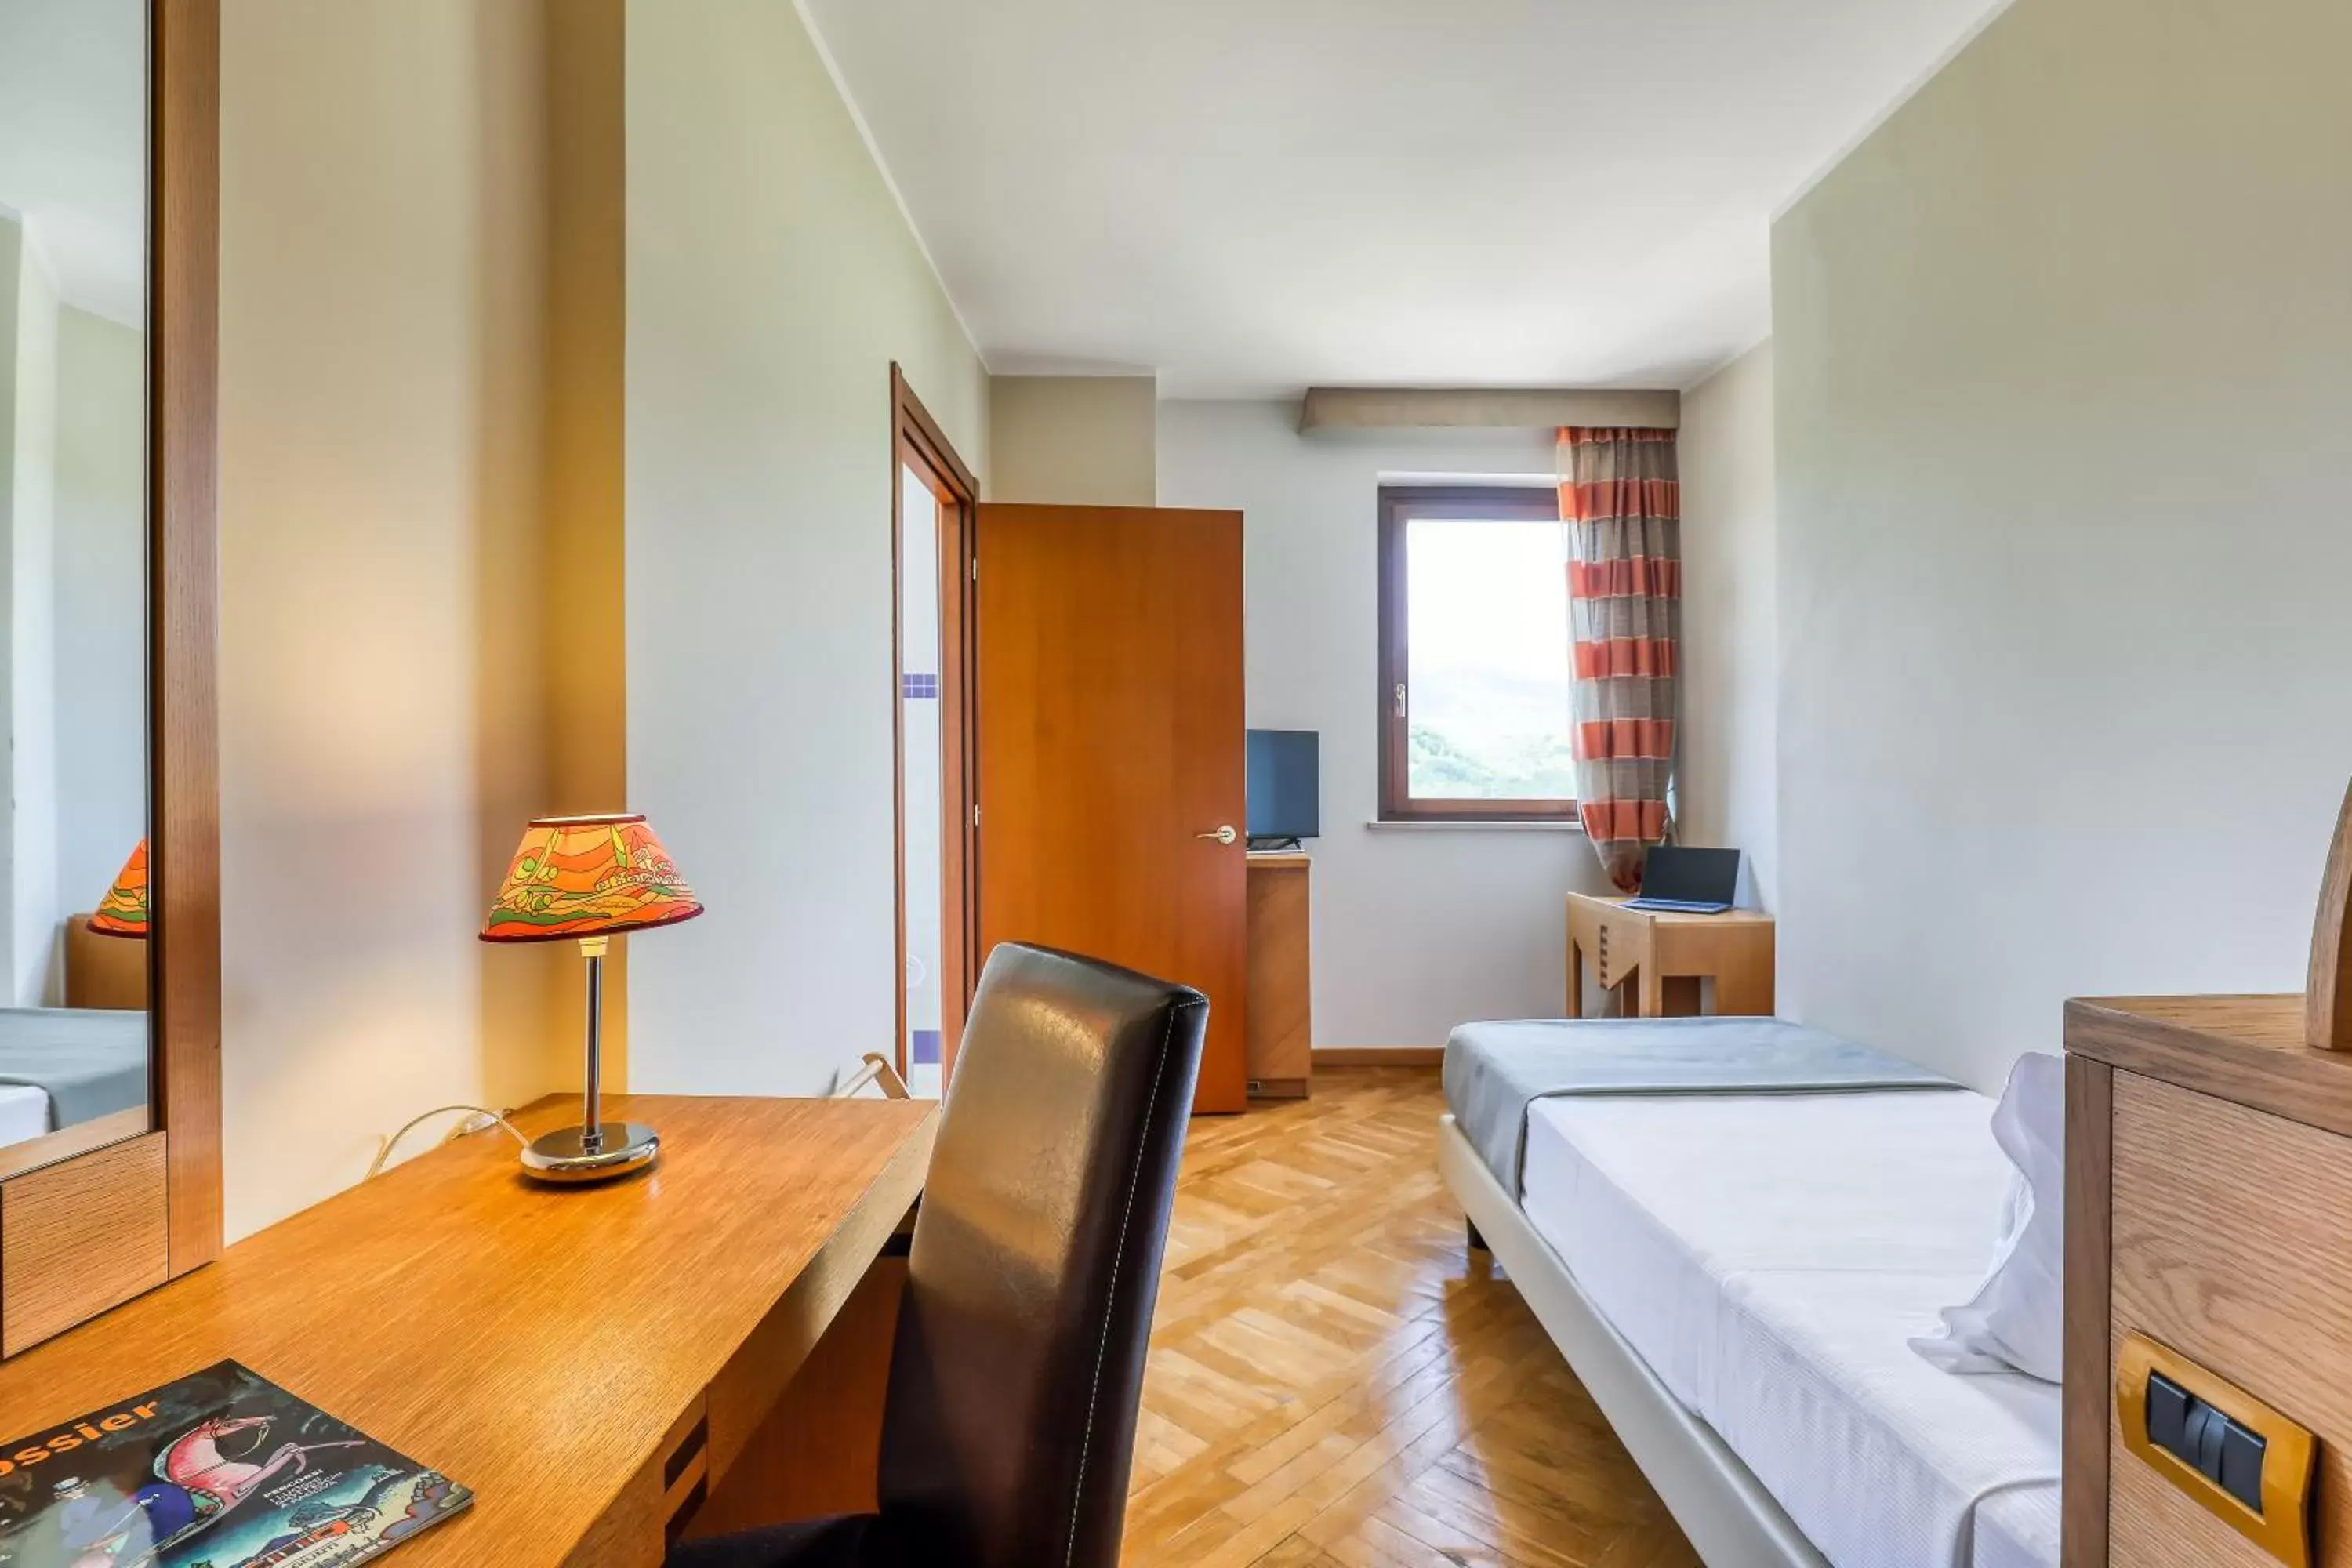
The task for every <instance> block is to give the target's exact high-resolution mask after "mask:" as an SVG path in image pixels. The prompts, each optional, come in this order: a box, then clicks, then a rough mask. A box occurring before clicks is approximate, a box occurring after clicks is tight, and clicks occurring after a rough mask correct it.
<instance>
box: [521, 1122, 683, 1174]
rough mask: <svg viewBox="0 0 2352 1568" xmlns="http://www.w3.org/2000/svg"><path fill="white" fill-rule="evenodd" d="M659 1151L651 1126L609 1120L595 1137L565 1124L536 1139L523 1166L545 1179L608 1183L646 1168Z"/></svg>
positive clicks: (526, 1155)
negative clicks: (563, 1126) (564, 1126)
mask: <svg viewBox="0 0 2352 1568" xmlns="http://www.w3.org/2000/svg"><path fill="white" fill-rule="evenodd" d="M660 1154H661V1135H660V1134H659V1133H657V1132H656V1131H654V1130H653V1129H652V1128H650V1127H646V1126H642V1125H640V1124H639V1123H637V1122H635V1121H606V1122H603V1123H600V1124H599V1125H598V1127H597V1128H596V1131H595V1135H594V1136H593V1137H592V1136H590V1134H589V1131H588V1129H587V1128H585V1127H566V1128H562V1129H561V1130H559V1131H554V1132H550V1133H548V1134H546V1135H545V1136H543V1137H541V1138H539V1139H536V1140H534V1141H533V1142H532V1143H531V1145H530V1147H529V1148H527V1149H525V1150H524V1151H523V1152H522V1168H523V1172H524V1173H525V1174H526V1175H530V1176H532V1177H535V1178H536V1179H538V1180H540V1181H542V1182H562V1183H565V1184H582V1183H587V1182H609V1181H611V1180H613V1179H614V1177H616V1176H625V1175H628V1174H630V1173H632V1172H635V1171H642V1170H644V1169H645V1168H646V1166H648V1165H650V1164H652V1163H654V1161H655V1160H656V1159H657V1158H658V1157H659V1156H660Z"/></svg>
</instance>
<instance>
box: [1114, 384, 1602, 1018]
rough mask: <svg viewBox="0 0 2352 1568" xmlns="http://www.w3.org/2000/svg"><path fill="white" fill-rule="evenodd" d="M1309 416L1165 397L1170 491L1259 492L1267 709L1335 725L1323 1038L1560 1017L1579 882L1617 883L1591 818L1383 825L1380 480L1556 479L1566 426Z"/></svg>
mask: <svg viewBox="0 0 2352 1568" xmlns="http://www.w3.org/2000/svg"><path fill="white" fill-rule="evenodd" d="M1297 419H1298V405H1297V403H1295V402H1199V403H1163V404H1162V405H1160V457H1159V463H1160V504H1161V505H1162V506H1185V507H1238V508H1239V509H1241V510H1242V512H1243V513H1244V540H1245V545H1244V561H1245V569H1246V571H1247V573H1248V591H1247V601H1246V605H1245V624H1244V636H1245V637H1246V638H1247V639H1248V645H1249V650H1248V664H1249V721H1250V723H1251V724H1252V725H1253V726H1255V727H1257V728H1261V729H1285V730H1288V729H1297V730H1314V731H1319V732H1320V733H1321V735H1322V786H1323V792H1322V793H1323V800H1322V817H1323V824H1322V826H1323V837H1320V838H1319V839H1317V840H1315V841H1314V842H1313V843H1311V844H1309V845H1308V846H1307V847H1308V849H1309V850H1310V851H1311V852H1312V853H1313V855H1314V857H1315V910H1314V921H1313V932H1312V936H1313V942H1314V966H1315V986H1314V1000H1315V1040H1316V1043H1317V1044H1318V1045H1324V1046H1355V1047H1380V1046H1433V1045H1439V1044H1442V1043H1443V1042H1444V1039H1445V1037H1446V1034H1447V1033H1448V1031H1450V1030H1451V1029H1452V1028H1453V1027H1454V1025H1456V1024H1459V1023H1462V1022H1464V1021H1465V1020H1469V1019H1474V1018H1510V1017H1531V1016H1536V1017H1549V1016H1557V1015H1558V1014H1559V1009H1560V1006H1561V1003H1562V994H1563V991H1564V988H1565V985H1566V969H1565V960H1564V951H1565V948H1566V943H1567V931H1566V914H1565V895H1566V893H1567V891H1568V889H1570V888H1571V887H1575V888H1580V889H1585V890H1588V891H1592V892H1603V891H1607V890H1608V889H1607V879H1605V878H1604V877H1603V876H1602V875H1601V867H1600V863H1599V861H1598V860H1597V859H1596V858H1594V856H1593V854H1592V850H1591V846H1590V845H1588V844H1587V843H1586V842H1585V840H1584V837H1583V835H1582V834H1580V833H1576V832H1572V831H1559V830H1549V829H1538V830H1526V829H1463V830H1419V829H1396V828H1390V829H1375V828H1370V827H1367V826H1365V824H1366V823H1367V822H1369V821H1370V820H1371V819H1372V818H1373V817H1375V816H1378V815H1379V810H1380V782H1379V780H1380V774H1379V724H1378V722H1377V713H1376V709H1375V696H1376V694H1377V693H1378V691H1379V689H1380V636H1379V606H1380V589H1379V550H1380V519H1379V492H1380V484H1381V479H1382V478H1383V477H1384V476H1387V477H1391V478H1409V477H1410V478H1436V477H1440V476H1455V475H1461V476H1473V477H1481V476H1483V477H1494V476H1501V475H1525V476H1530V477H1543V476H1549V474H1551V473H1552V472H1553V471H1554V456H1553V445H1552V440H1551V437H1550V435H1549V432H1545V431H1537V430H1514V431H1464V430H1455V431H1430V432H1394V431H1391V432H1381V433H1378V434H1352V433H1350V434H1342V433H1328V434H1318V435H1314V436H1307V437H1302V436H1300V435H1298V434H1297ZM1565 591H1566V588H1565V585H1564V584H1563V587H1562V592H1565ZM1562 722H1563V723H1565V722H1566V716H1565V715H1563V716H1562Z"/></svg>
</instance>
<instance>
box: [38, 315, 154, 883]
mask: <svg viewBox="0 0 2352 1568" xmlns="http://www.w3.org/2000/svg"><path fill="white" fill-rule="evenodd" d="M146 432H147V339H146V335H145V334H144V333H143V332H142V331H139V330H138V329H136V328H134V327H126V326H124V325H122V324H121V323H120V322H117V321H108V320H106V319H105V318H103V317H101V316H95V315H92V314H90V313H89V311H87V310H75V309H73V308H72V307H70V306H68V307H67V308H66V309H65V310H60V311H59V312H58V490H57V519H58V542H57V573H58V575H57V649H58V652H57V679H58V753H57V763H58V803H59V807H58V900H59V904H60V907H61V909H62V910H63V911H64V912H65V913H66V914H68V915H71V914H74V913H78V912H79V911H81V910H90V909H95V908H96V907H97V906H98V900H100V898H101V897H102V896H104V894H105V892H106V889H107V887H108V885H109V884H110V883H111V881H112V880H113V879H114V874H115V873H116V872H117V871H119V870H121V868H122V863H123V861H125V860H127V859H129V858H131V847H132V846H134V845H136V844H137V843H138V842H139V840H140V839H141V837H143V836H144V835H145V834H146V831H147V438H146Z"/></svg>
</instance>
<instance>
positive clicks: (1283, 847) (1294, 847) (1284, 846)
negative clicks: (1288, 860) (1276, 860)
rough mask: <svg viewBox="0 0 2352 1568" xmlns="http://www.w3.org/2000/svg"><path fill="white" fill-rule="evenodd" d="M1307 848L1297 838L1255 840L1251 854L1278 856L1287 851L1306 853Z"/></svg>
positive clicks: (1250, 843)
mask: <svg viewBox="0 0 2352 1568" xmlns="http://www.w3.org/2000/svg"><path fill="white" fill-rule="evenodd" d="M1306 847H1307V846H1306V845H1305V844H1303V843H1301V842H1300V841H1299V840H1297V839H1296V838H1253V839H1251V840H1250V841H1249V852H1250V853H1251V854H1253V855H1276V854H1281V853H1284V852H1286V851H1297V852H1303V851H1305V849H1306Z"/></svg>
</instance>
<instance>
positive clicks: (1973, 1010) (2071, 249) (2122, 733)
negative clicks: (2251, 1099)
mask: <svg viewBox="0 0 2352 1568" xmlns="http://www.w3.org/2000/svg"><path fill="white" fill-rule="evenodd" d="M2347 60H2352V6H2347V5H2344V4H2343V0H2239V3H2237V4H2233V5H2219V4H2213V3H2210V0H2020V4H2019V5H2016V7H2015V8H2014V9H2012V10H2011V11H2010V12H2009V13H2008V14H2007V15H2006V16H2003V17H2002V18H2001V19H2000V21H1998V22H1997V23H1995V24H1994V25H1993V26H1992V27H1991V28H1990V30H1989V31H1987V32H1986V33H1985V34H1984V35H1983V36H1982V37H1979V39H1978V40H1977V41H1976V42H1975V43H1974V44H1973V45H1971V46H1970V47H1969V48H1968V49H1966V50H1965V51H1964V52H1963V53H1961V54H1960V55H1959V56H1958V58H1956V59H1955V60H1954V61H1953V63H1952V64H1951V65H1950V67H1949V68H1947V69H1946V70H1945V71H1944V72H1942V74H1941V75H1939V76H1938V77H1937V79H1935V80H1934V81H1932V82H1930V83H1929V84H1928V85H1927V88H1926V89H1924V90H1922V91H1921V92H1920V93H1919V94H1918V96H1917V97H1916V98H1915V99H1914V100H1912V101H1911V102H1910V103H1909V104H1908V105H1907V106H1906V108H1905V109H1903V110H1901V111H1900V112H1899V113H1897V114H1896V115H1895V117H1894V118H1893V119H1892V120H1891V121H1889V122H1888V123H1887V124H1886V125H1885V127H1884V128H1883V129H1882V130H1880V131H1879V132H1877V133H1876V134H1875V135H1874V136H1873V137H1872V138H1871V139H1870V140H1869V141H1868V142H1866V143H1864V145H1863V146H1862V148H1861V149H1860V150H1859V151H1857V152H1856V153H1854V154H1853V156H1852V157H1851V158H1849V159H1847V160H1846V162H1845V163H1843V165H1842V166H1841V167H1840V168H1838V169H1837V170H1836V171H1835V172H1833V173H1832V174H1831V175H1830V177H1829V178H1828V179H1827V180H1825V181H1824V182H1823V183H1822V184H1821V185H1820V186H1819V187H1818V188H1817V189H1815V190H1814V191H1813V192H1812V193H1811V195H1808V196H1807V197H1806V198H1805V199H1804V200H1803V201H1802V202H1801V204H1800V205H1798V206H1797V207H1796V208H1795V209H1794V210H1793V211H1791V212H1790V214H1789V215H1788V216H1787V217H1785V218H1784V219H1783V220H1782V221H1781V222H1780V224H1779V225H1778V226H1777V228H1776V231H1775V233H1774V237H1773V272H1774V285H1773V292H1774V302H1773V315H1774V340H1775V342H1774V348H1775V353H1776V355H1777V358H1778V367H1777V374H1778V378H1779V396H1778V408H1777V422H1778V437H1777V445H1778V448H1779V468H1780V474H1779V487H1780V648H1781V657H1782V679H1781V703H1780V832H1781V841H1780V850H1781V907H1780V943H1781V945H1780V963H1781V989H1780V996H1781V1001H1782V1004H1783V1005H1784V1007H1786V1008H1789V1009H1791V1010H1793V1011H1794V1012H1795V1013H1796V1015H1797V1016H1801V1017H1803V1018H1805V1019H1806V1020H1807V1021H1809V1022H1812V1023H1817V1024H1821V1025H1824V1026H1829V1027H1831V1028H1833V1029H1837V1030H1840V1031H1842V1032H1845V1033H1849V1034H1853V1035H1855V1036H1858V1037H1862V1038H1864V1039H1867V1040H1870V1041H1872V1042H1873V1043H1874V1044H1876V1045H1879V1046H1882V1047H1889V1048H1892V1049H1895V1050H1898V1051H1904V1052H1906V1053H1910V1054H1914V1055H1916V1056H1917V1057H1918V1058H1921V1059H1923V1060H1926V1061H1928V1062H1931V1063H1933V1064H1935V1065H1937V1066H1938V1067H1940V1068H1945V1069H1947V1070H1949V1071H1952V1072H1955V1073H1958V1074H1959V1075H1961V1076H1963V1077H1965V1078H1967V1079H1969V1080H1970V1081H1971V1082H1973V1083H1975V1084H1977V1085H1979V1087H1988V1088H1990V1087H1992V1086H1994V1085H1996V1084H1998V1082H1999V1081H2000V1077H2001V1074H2002V1072H2003V1070H2004V1069H2005V1068H2006V1067H2007V1065H2008V1064H2009V1062H2010V1060H2011V1058H2013V1057H2014V1056H2015V1055H2016V1054H2017V1053H2018V1052H2020V1051H2023V1050H2042V1051H2053V1050H2056V1049H2057V1048H2058V1047H2059V1042H2060V1031H2059V1025H2060V1006H2061V1003H2062V1001H2063V998H2065V997H2066V996H2068V995H2075V994H2101V993H2107V994H2114V993H2122V994H2133V993H2140V992H2150V991H2158V992H2180V991H2248V990H2252V991H2285V990H2294V989H2299V988H2300V986H2301V984H2302V983H2303V970H2304V963H2305V955H2306V953H2307V952H2308V947H2309V942H2310V931H2311V920H2312V910H2313V908H2314V905H2315V889H2316V888H2317V885H2318V880H2319V873H2320V866H2321V861H2322V859H2323V858H2324V856H2325V854H2326V846H2327V841H2328V835H2329V831H2330V826H2331V824H2332V822H2333V820H2334V816H2335V813H2336V807H2337V805H2338V804H2339V803H2340V801H2341V799H2342V797H2343V791H2344V784H2345V779H2346V778H2347V775H2352V682H2347V680H2346V679H2345V672H2346V671H2347V669H2352V616H2347V615H2346V614H2345V608H2344V598H2345V584H2347V582H2352V469H2347V465H2346V463H2345V460H2344V453H2345V451H2346V433H2345V426H2346V414H2347V410H2352V287H2347V258H2352V95H2347V93H2346V91H2345V89H2344V81H2343V75H2344V64H2345V62H2346V61H2347Z"/></svg>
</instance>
